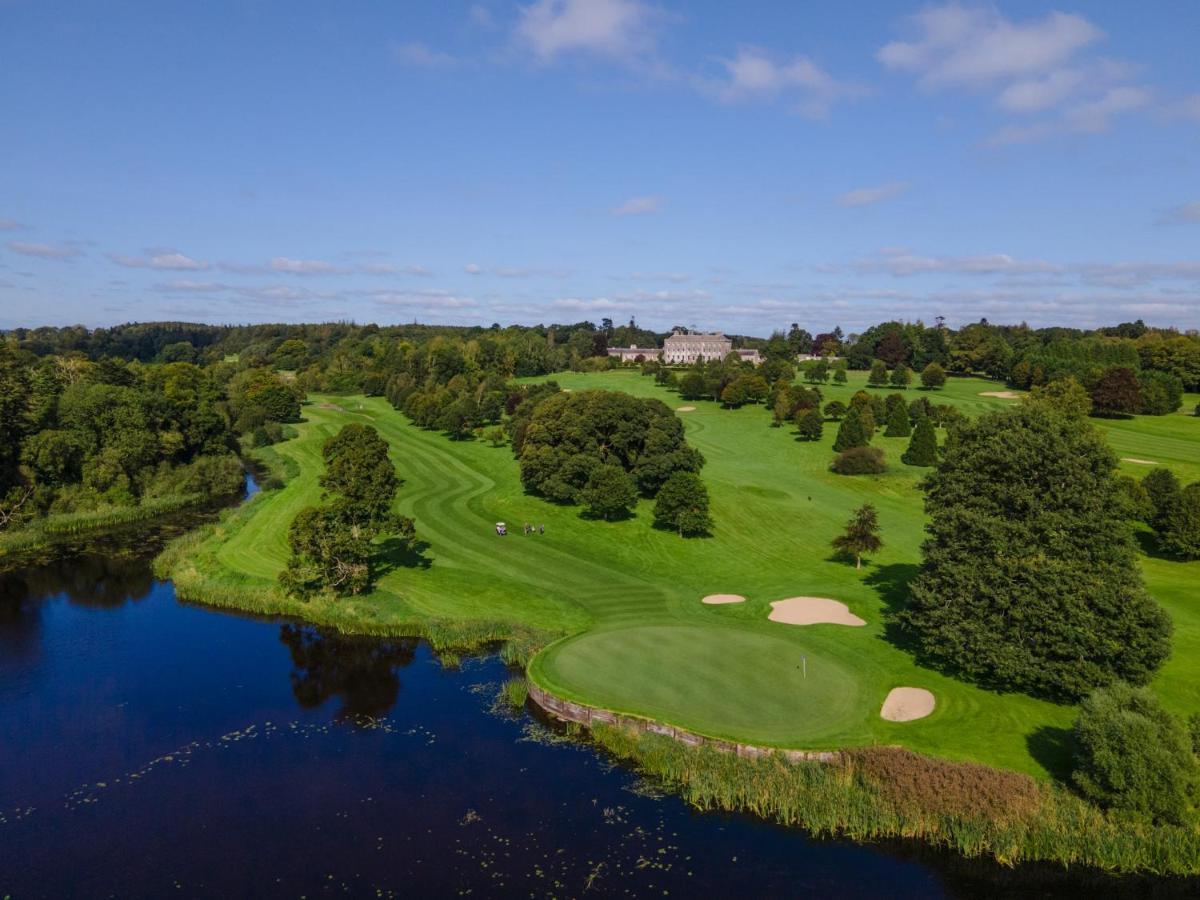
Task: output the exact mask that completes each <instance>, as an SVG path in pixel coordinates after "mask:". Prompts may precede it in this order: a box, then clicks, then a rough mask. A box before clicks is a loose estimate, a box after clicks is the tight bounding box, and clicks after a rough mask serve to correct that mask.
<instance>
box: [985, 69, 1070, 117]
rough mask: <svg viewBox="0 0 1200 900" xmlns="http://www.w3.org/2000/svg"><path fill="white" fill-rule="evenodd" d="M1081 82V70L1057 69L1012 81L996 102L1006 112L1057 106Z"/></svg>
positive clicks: (1037, 110) (1030, 110)
mask: <svg viewBox="0 0 1200 900" xmlns="http://www.w3.org/2000/svg"><path fill="white" fill-rule="evenodd" d="M1083 82H1084V74H1083V72H1082V71H1081V70H1079V69H1059V70H1058V71H1057V72H1051V73H1049V74H1048V75H1045V76H1044V77H1041V78H1034V79H1030V80H1028V81H1015V82H1013V83H1012V84H1010V85H1009V86H1008V87H1006V88H1005V89H1004V90H1003V91H1002V92H1001V93H1000V96H999V97H998V98H997V99H996V103H997V104H998V105H999V106H1000V108H1001V109H1004V110H1007V111H1008V112H1015V113H1033V112H1041V111H1042V110H1045V109H1050V108H1052V107H1055V106H1058V105H1059V104H1060V103H1062V102H1063V101H1064V100H1066V99H1067V98H1068V97H1070V96H1071V95H1072V94H1074V93H1075V92H1076V91H1077V90H1078V89H1079V88H1080V86H1081V85H1082V84H1083Z"/></svg>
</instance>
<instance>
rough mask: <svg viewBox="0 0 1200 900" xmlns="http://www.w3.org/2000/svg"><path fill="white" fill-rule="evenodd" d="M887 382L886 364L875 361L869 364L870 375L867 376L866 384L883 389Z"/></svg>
mask: <svg viewBox="0 0 1200 900" xmlns="http://www.w3.org/2000/svg"><path fill="white" fill-rule="evenodd" d="M887 382H888V370H887V363H885V362H884V361H883V360H882V359H877V360H875V361H874V362H873V363H871V374H870V375H868V376H867V384H869V385H871V387H883V386H884V385H885V384H887Z"/></svg>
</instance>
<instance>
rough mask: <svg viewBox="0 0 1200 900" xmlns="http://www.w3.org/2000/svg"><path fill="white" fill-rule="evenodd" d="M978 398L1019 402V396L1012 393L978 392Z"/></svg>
mask: <svg viewBox="0 0 1200 900" xmlns="http://www.w3.org/2000/svg"><path fill="white" fill-rule="evenodd" d="M979 396H980V397H998V398H999V399H1001V400H1020V399H1021V395H1020V394H1018V393H1015V392H1013V391H980V392H979Z"/></svg>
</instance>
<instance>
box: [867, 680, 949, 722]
mask: <svg viewBox="0 0 1200 900" xmlns="http://www.w3.org/2000/svg"><path fill="white" fill-rule="evenodd" d="M935 704H936V701H935V700H934V699H933V694H931V693H929V691H927V690H925V688H913V687H898V688H892V689H891V691H890V692H889V693H888V695H887V699H885V700H884V701H883V709H881V710H880V711H879V715H880V717H881V718H884V719H887V720H888V721H889V722H911V721H913V719H923V718H925V717H926V716H927V715H929V714H930V713H931V712H933V707H934V705H935Z"/></svg>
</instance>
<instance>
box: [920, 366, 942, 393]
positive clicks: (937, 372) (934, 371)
mask: <svg viewBox="0 0 1200 900" xmlns="http://www.w3.org/2000/svg"><path fill="white" fill-rule="evenodd" d="M945 383H946V370H945V369H943V368H942V367H941V366H940V365H939V364H938V363H935V362H931V363H930V364H929V365H927V366H926V367H925V368H924V369H922V370H921V387H923V388H925V389H926V390H929V391H936V390H937V389H938V388H940V387H942V386H943V385H945Z"/></svg>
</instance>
